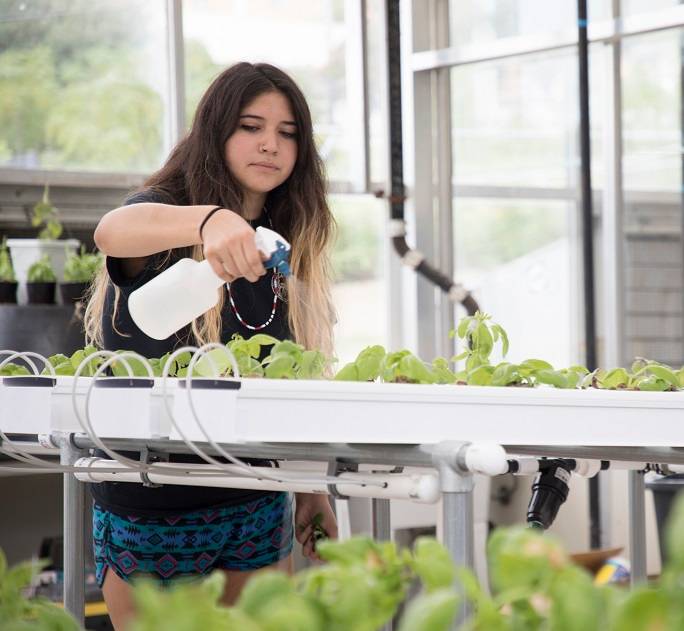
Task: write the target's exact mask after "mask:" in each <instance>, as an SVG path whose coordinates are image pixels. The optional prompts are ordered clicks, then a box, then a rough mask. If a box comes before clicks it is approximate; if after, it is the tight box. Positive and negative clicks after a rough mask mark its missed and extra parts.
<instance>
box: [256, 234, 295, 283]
mask: <svg viewBox="0 0 684 631" xmlns="http://www.w3.org/2000/svg"><path fill="white" fill-rule="evenodd" d="M256 246H257V248H258V249H259V250H260V251H261V252H263V253H264V254H265V255H266V256H268V258H267V259H266V260H265V261H264V267H266V268H271V267H272V268H273V269H275V270H276V271H278V272H280V273H281V274H283V275H284V276H289V275H290V274H291V270H290V264H289V261H290V244H289V243H288V242H287V241H286V240H285V239H284V238H283V237H282V236H280V235H279V234H278V233H277V232H275V231H273V230H269V229H268V228H264V227H263V226H259V227H258V228H257V229H256Z"/></svg>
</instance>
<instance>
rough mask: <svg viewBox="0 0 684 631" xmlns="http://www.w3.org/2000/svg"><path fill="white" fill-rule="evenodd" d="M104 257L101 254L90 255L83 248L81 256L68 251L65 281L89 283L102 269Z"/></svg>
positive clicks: (82, 247)
mask: <svg viewBox="0 0 684 631" xmlns="http://www.w3.org/2000/svg"><path fill="white" fill-rule="evenodd" d="M102 263H103V257H102V255H101V254H100V253H99V252H93V253H88V252H86V251H85V246H81V251H80V253H79V254H76V253H75V252H72V251H69V250H67V256H66V261H65V262H64V281H65V282H67V283H89V282H90V281H92V280H93V278H95V276H96V275H97V273H98V272H99V271H100V268H101V267H102Z"/></svg>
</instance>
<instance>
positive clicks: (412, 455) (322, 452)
mask: <svg viewBox="0 0 684 631" xmlns="http://www.w3.org/2000/svg"><path fill="white" fill-rule="evenodd" d="M104 442H105V444H106V445H107V446H108V447H109V448H111V449H116V450H119V451H121V450H130V451H137V450H140V449H141V448H142V447H143V446H146V447H148V448H149V449H153V450H155V451H160V452H163V453H182V454H189V453H192V452H191V450H190V448H189V447H188V446H187V445H186V444H185V443H184V442H182V441H173V440H166V439H159V440H144V441H143V440H132V439H130V440H123V439H105V441H104ZM74 444H75V445H76V446H77V447H78V448H80V449H93V448H95V444H94V443H93V442H92V440H91V439H90V438H89V437H87V436H85V435H81V434H78V435H76V436H74ZM197 444H198V445H199V446H200V447H201V448H202V450H203V451H205V452H207V453H209V454H210V455H218V452H216V451H215V450H214V449H213V448H212V447H211V446H210V445H209V444H207V443H197ZM222 447H223V448H224V449H225V450H227V451H228V452H229V453H231V454H232V455H234V456H238V457H240V458H249V457H252V458H255V457H256V458H273V459H282V460H315V461H327V460H329V459H330V458H338V459H341V460H348V461H350V462H358V463H366V464H399V463H400V464H402V465H404V466H407V467H432V466H433V462H432V446H431V445H352V444H347V443H344V444H318V443H311V444H304V443H277V444H274V443H236V444H230V445H227V444H223V445H222Z"/></svg>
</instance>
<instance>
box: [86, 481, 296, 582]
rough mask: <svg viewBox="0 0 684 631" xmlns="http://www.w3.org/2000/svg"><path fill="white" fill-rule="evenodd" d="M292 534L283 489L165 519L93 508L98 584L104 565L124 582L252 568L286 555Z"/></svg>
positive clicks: (105, 570)
mask: <svg viewBox="0 0 684 631" xmlns="http://www.w3.org/2000/svg"><path fill="white" fill-rule="evenodd" d="M292 538H293V525H292V502H291V499H290V496H289V495H288V494H287V493H269V494H268V495H267V496H265V497H262V498H259V499H258V500H255V501H253V502H248V503H246V504H238V505H236V506H227V507H225V508H217V509H213V510H203V511H197V512H193V513H185V514H182V515H174V516H169V517H138V516H133V515H128V516H123V515H117V514H114V513H112V512H110V511H107V510H104V509H102V508H101V507H100V506H98V505H97V504H95V506H94V507H93V545H94V552H95V566H96V576H97V582H98V585H99V586H100V587H102V583H103V582H104V579H105V574H106V572H107V569H108V568H111V569H112V570H113V571H114V572H115V573H116V575H117V576H119V577H120V578H122V579H123V580H125V581H130V580H131V579H132V578H134V577H140V576H146V577H148V578H149V577H151V578H155V579H157V580H159V581H161V582H166V581H169V580H172V579H177V578H181V577H189V576H193V575H195V576H196V575H203V574H207V573H209V572H211V571H212V570H214V569H224V570H244V571H246V570H256V569H259V568H262V567H266V566H267V565H272V564H273V563H277V562H278V561H280V560H281V559H284V558H285V557H287V556H288V555H289V554H290V553H291V552H292Z"/></svg>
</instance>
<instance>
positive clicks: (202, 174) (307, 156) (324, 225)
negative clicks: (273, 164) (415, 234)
mask: <svg viewBox="0 0 684 631" xmlns="http://www.w3.org/2000/svg"><path fill="white" fill-rule="evenodd" d="M267 92H279V93H281V94H283V95H284V96H285V97H286V98H287V99H288V101H289V103H290V107H291V108H292V113H293V115H294V119H295V121H294V122H295V124H296V134H297V136H296V139H297V160H296V162H295V165H294V168H293V170H292V173H291V174H290V177H289V178H288V179H287V180H286V181H285V182H283V183H282V184H281V185H280V186H278V187H277V188H275V189H273V190H272V191H270V192H269V193H268V195H267V198H266V207H267V208H268V214H269V217H270V220H271V222H272V224H273V229H274V230H276V231H277V232H279V233H280V234H282V235H283V236H284V237H285V238H286V239H287V240H288V241H289V242H290V243H291V245H292V250H291V256H290V266H291V268H292V273H293V276H294V278H295V279H296V280H295V281H290V282H289V283H288V303H287V306H288V323H289V327H290V331H291V333H292V335H293V337H294V339H295V341H297V342H298V343H300V344H303V345H304V346H306V347H307V348H317V349H319V350H321V351H323V352H325V353H326V354H328V355H329V356H330V355H331V354H332V347H333V342H332V338H333V335H332V327H333V322H334V311H333V307H332V300H331V296H330V266H329V255H328V251H329V246H330V245H331V242H332V238H333V235H334V229H335V221H334V218H333V216H332V213H331V211H330V208H329V207H328V203H327V200H326V190H325V173H324V168H323V162H322V160H321V158H320V156H319V154H318V151H317V149H316V145H315V143H314V139H313V125H312V122H311V113H310V111H309V107H308V105H307V103H306V100H305V98H304V95H303V94H302V92H301V90H300V89H299V87H298V86H297V85H296V83H295V82H294V81H293V80H292V79H291V78H290V77H289V76H288V75H287V74H285V73H284V72H283V71H282V70H280V69H279V68H276V67H275V66H272V65H270V64H264V63H259V64H251V63H246V62H242V63H238V64H235V65H234V66H231V67H230V68H228V69H227V70H225V71H224V72H222V73H221V74H220V75H219V76H218V77H217V78H216V79H215V80H214V81H213V82H212V84H211V85H210V86H209V88H208V89H207V91H206V92H205V93H204V96H203V97H202V99H201V101H200V103H199V105H198V106H197V111H196V112H195V117H194V120H193V123H192V127H191V128H190V131H189V132H188V134H187V135H186V136H185V138H183V140H181V141H180V142H179V143H178V144H177V145H176V146H175V148H174V149H173V151H172V152H171V154H170V156H169V157H168V159H167V161H166V163H165V164H164V166H163V167H162V168H161V169H160V170H159V171H157V172H156V173H154V174H153V175H151V176H150V177H149V178H148V179H147V181H146V182H145V183H144V185H143V189H146V190H152V191H154V192H155V193H157V194H158V195H159V196H160V197H161V198H162V199H165V200H168V203H169V204H176V205H181V206H183V205H188V206H192V205H201V204H213V205H217V206H224V207H226V208H230V209H231V210H234V211H236V212H237V213H239V214H241V215H243V216H244V213H243V192H242V189H241V187H240V185H239V184H238V182H237V180H236V179H235V178H234V176H233V175H232V173H231V172H230V171H229V169H228V167H227V165H226V161H225V144H226V141H227V140H228V138H229V137H230V136H231V135H232V134H233V133H234V132H235V131H236V129H237V128H238V124H239V116H240V113H241V112H242V111H243V110H244V108H245V107H247V106H248V105H249V104H250V103H251V102H252V101H253V100H254V99H255V98H257V97H258V96H260V95H262V94H264V93H267ZM191 250H192V252H191V255H192V256H193V258H195V259H197V260H201V259H202V258H204V257H203V253H202V246H201V245H196V246H194V247H193V248H191ZM108 282H109V281H108V276H107V272H106V270H103V271H102V272H101V273H100V274H99V276H98V278H97V279H96V280H95V282H94V283H93V287H92V291H91V299H90V301H89V302H88V306H87V308H86V313H85V328H86V336H87V338H88V339H89V340H91V341H93V342H94V343H96V344H97V345H100V346H101V345H102V310H103V306H104V296H105V292H106V290H107V286H108ZM116 291H117V294H116V302H117V303H118V298H119V292H118V289H117V290H116ZM221 296H222V297H223V292H221ZM222 308H223V299H222V300H221V301H220V302H219V304H218V305H217V306H216V308H215V309H212V310H211V311H209V312H207V313H206V314H204V315H203V316H201V317H200V318H198V319H197V320H195V321H194V322H193V324H192V331H193V334H194V337H195V341H196V342H197V343H199V344H203V343H206V342H209V341H218V339H219V338H220V333H221V310H222ZM115 311H116V307H115Z"/></svg>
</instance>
